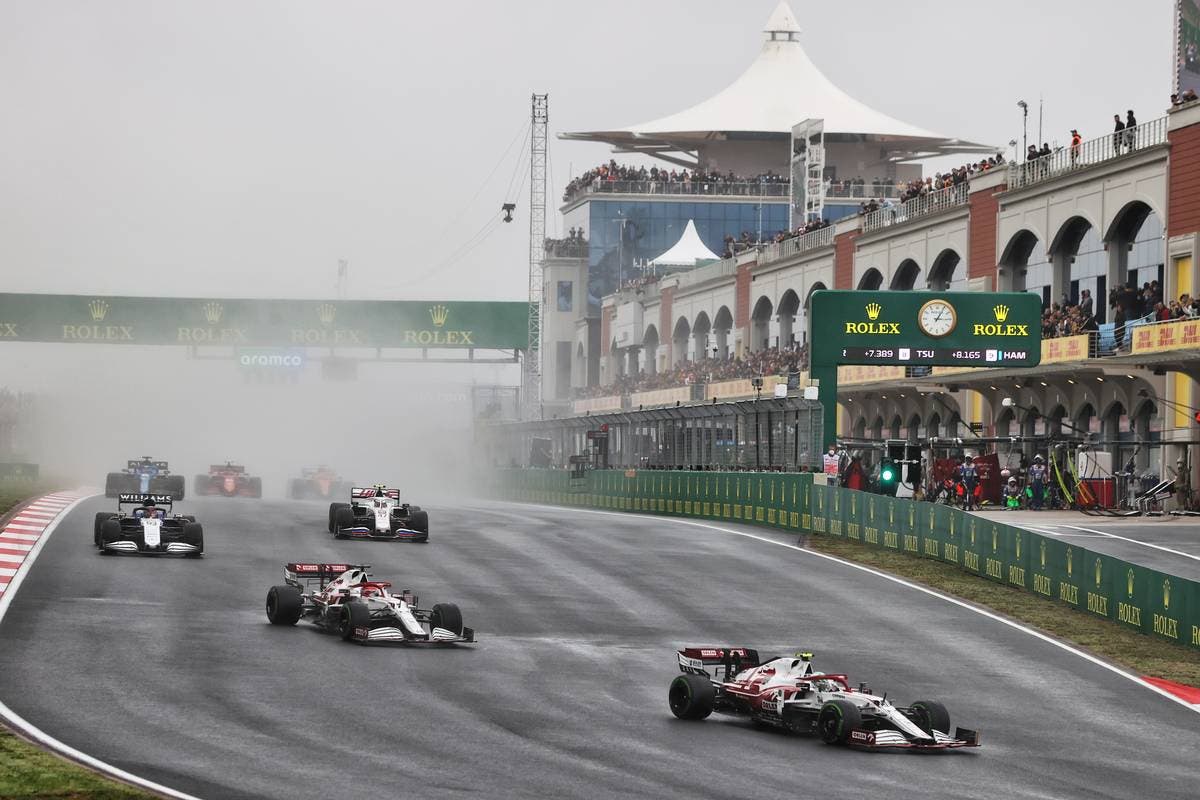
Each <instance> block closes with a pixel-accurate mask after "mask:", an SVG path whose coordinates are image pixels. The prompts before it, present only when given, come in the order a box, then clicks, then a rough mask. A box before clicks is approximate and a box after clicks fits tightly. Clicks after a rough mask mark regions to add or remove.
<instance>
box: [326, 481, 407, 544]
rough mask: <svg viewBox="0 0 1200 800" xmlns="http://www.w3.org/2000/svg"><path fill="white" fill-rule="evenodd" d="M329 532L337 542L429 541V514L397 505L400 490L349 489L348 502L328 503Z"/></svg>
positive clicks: (376, 486) (377, 485) (402, 504)
mask: <svg viewBox="0 0 1200 800" xmlns="http://www.w3.org/2000/svg"><path fill="white" fill-rule="evenodd" d="M329 532H330V533H332V534H333V535H334V536H335V537H337V538H338V539H407V540H409V541H414V542H427V541H429V514H428V513H427V512H425V511H422V510H421V507H420V506H412V505H409V504H408V503H401V502H400V490H399V489H389V488H388V487H386V486H384V485H383V484H382V483H377V484H375V485H374V486H371V487H367V488H360V487H355V488H353V489H351V490H350V502H349V503H330V504H329Z"/></svg>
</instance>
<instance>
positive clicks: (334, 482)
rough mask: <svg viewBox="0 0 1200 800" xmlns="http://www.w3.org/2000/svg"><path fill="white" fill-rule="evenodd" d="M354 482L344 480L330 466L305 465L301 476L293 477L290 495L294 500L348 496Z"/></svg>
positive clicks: (289, 485)
mask: <svg viewBox="0 0 1200 800" xmlns="http://www.w3.org/2000/svg"><path fill="white" fill-rule="evenodd" d="M353 486H354V484H352V483H350V482H349V481H344V480H342V477H341V476H340V475H338V474H337V473H336V472H334V471H333V470H332V469H330V468H329V467H305V468H304V469H303V470H301V471H300V477H299V478H292V481H291V483H289V484H288V497H290V498H292V499H293V500H308V499H312V498H326V497H337V496H338V495H341V496H342V497H345V496H346V492H348V491H350V490H351V489H352V488H353Z"/></svg>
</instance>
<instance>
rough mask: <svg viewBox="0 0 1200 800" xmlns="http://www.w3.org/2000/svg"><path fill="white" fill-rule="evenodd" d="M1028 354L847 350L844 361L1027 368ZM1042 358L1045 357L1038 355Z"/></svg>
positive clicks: (944, 349) (952, 349) (953, 349)
mask: <svg viewBox="0 0 1200 800" xmlns="http://www.w3.org/2000/svg"><path fill="white" fill-rule="evenodd" d="M1032 355H1033V354H1031V353H1030V352H1029V351H1028V350H1023V349H1015V350H1005V349H991V348H988V349H978V348H975V349H971V348H963V347H928V348H922V347H844V348H842V359H843V361H844V362H845V363H851V364H889V365H893V366H902V365H905V364H947V363H954V364H962V365H963V366H970V365H979V366H1025V365H1026V364H1028V363H1029V361H1030V357H1031V356H1032ZM1037 355H1038V356H1040V355H1041V353H1038V354H1037Z"/></svg>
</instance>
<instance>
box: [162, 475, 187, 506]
mask: <svg viewBox="0 0 1200 800" xmlns="http://www.w3.org/2000/svg"><path fill="white" fill-rule="evenodd" d="M163 483H165V484H166V488H167V491H166V494H169V495H171V499H172V500H174V501H175V502H176V503H178V502H179V501H180V500H182V499H183V490H184V488H185V486H184V483H185V482H184V480H183V476H182V475H168V476H167V477H165V478H163Z"/></svg>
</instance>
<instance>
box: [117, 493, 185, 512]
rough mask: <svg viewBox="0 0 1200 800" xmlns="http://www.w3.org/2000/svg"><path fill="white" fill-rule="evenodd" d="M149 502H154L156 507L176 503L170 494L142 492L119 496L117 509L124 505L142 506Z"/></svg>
mask: <svg viewBox="0 0 1200 800" xmlns="http://www.w3.org/2000/svg"><path fill="white" fill-rule="evenodd" d="M147 500H151V501H153V502H154V505H156V506H170V505H173V504H174V502H175V501H174V499H172V497H171V495H169V494H142V493H140V492H123V493H121V494H118V495H117V507H118V508H120V507H121V506H123V505H134V504H137V505H141V504H142V503H144V502H146V501H147Z"/></svg>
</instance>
